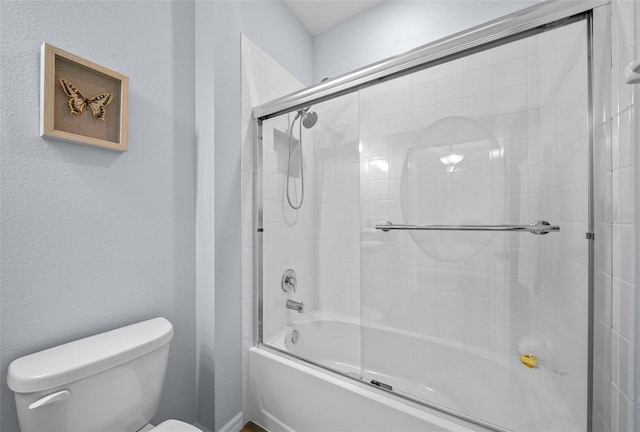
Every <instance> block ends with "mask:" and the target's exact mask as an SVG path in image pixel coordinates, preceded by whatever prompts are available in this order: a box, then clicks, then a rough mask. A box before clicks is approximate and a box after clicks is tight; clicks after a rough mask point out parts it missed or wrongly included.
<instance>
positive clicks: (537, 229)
mask: <svg viewBox="0 0 640 432" xmlns="http://www.w3.org/2000/svg"><path fill="white" fill-rule="evenodd" d="M376 229H377V230H381V231H384V232H387V231H391V230H418V231H420V230H422V231H525V232H530V233H531V234H535V235H543V234H548V233H550V232H558V231H560V227H559V226H558V225H551V224H550V223H549V222H547V221H535V222H531V223H530V224H529V225H394V224H393V223H391V222H389V221H386V222H385V223H384V224H381V225H376Z"/></svg>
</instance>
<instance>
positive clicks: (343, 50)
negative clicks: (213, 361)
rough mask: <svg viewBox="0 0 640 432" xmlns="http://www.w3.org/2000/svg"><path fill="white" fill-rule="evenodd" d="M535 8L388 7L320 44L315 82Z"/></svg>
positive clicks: (414, 3)
mask: <svg viewBox="0 0 640 432" xmlns="http://www.w3.org/2000/svg"><path fill="white" fill-rule="evenodd" d="M535 3H537V2H536V1H535V0H516V1H513V0H512V1H505V0H501V1H469V0H463V1H445V0H436V1H420V0H388V1H385V2H383V3H381V4H380V5H379V6H375V7H373V8H371V9H368V10H366V11H364V12H363V13H361V14H359V15H356V16H355V17H353V18H350V19H348V20H345V21H343V22H341V23H339V24H338V25H336V26H335V27H332V28H331V29H329V30H327V31H325V32H323V33H321V34H319V35H317V36H316V37H315V38H314V41H313V49H314V60H313V63H314V78H315V81H316V82H319V81H320V80H322V79H323V78H325V77H336V76H338V75H342V74H344V73H347V72H351V71H352V70H355V69H358V68H361V67H363V66H366V65H368V64H370V63H374V62H377V61H379V60H382V59H384V58H387V57H391V56H394V55H397V54H400V53H402V52H404V51H407V50H410V49H413V48H416V47H418V46H420V45H423V44H426V43H429V42H433V41H435V40H437V39H440V38H443V37H446V36H449V35H452V34H454V33H456V32H459V31H462V30H465V29H468V28H470V27H473V26H476V25H479V24H483V23H485V22H487V21H490V20H492V19H495V18H498V17H501V16H503V15H506V14H508V13H511V12H514V11H516V10H519V9H523V8H525V7H527V6H530V5H533V4H535Z"/></svg>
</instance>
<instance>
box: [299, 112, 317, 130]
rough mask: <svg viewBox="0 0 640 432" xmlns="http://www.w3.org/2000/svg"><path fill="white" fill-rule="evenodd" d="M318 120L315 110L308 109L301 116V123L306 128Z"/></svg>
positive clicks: (309, 127)
mask: <svg viewBox="0 0 640 432" xmlns="http://www.w3.org/2000/svg"><path fill="white" fill-rule="evenodd" d="M317 122H318V114H316V113H315V111H309V112H307V113H305V114H304V115H303V116H302V125H303V126H304V127H306V128H307V129H311V128H312V127H314V126H315V125H316V123H317Z"/></svg>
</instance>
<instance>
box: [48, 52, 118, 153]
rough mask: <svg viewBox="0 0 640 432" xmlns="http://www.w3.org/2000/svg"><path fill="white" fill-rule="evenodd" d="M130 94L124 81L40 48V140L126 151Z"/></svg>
mask: <svg viewBox="0 0 640 432" xmlns="http://www.w3.org/2000/svg"><path fill="white" fill-rule="evenodd" d="M128 94H129V78H127V77H126V76H124V75H122V74H120V73H118V72H115V71H112V70H110V69H107V68H105V67H102V66H100V65H98V64H95V63H93V62H90V61H88V60H85V59H83V58H81V57H78V56H76V55H74V54H71V53H69V52H67V51H64V50H61V49H60V48H56V47H54V46H53V45H49V44H47V43H44V44H42V49H41V81H40V136H42V137H48V138H54V139H58V140H63V141H68V142H73V143H77V144H86V145H90V146H94V147H101V148H105V149H110V150H116V151H121V152H124V151H127V109H128Z"/></svg>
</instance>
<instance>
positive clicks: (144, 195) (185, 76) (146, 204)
mask: <svg viewBox="0 0 640 432" xmlns="http://www.w3.org/2000/svg"><path fill="white" fill-rule="evenodd" d="M0 7H1V10H0V12H1V13H0V32H1V37H0V40H1V41H2V49H1V51H0V53H1V54H0V55H1V62H0V74H1V75H2V81H1V83H0V90H1V93H2V98H1V100H0V101H1V102H0V103H1V106H0V140H1V151H2V158H1V161H0V170H1V173H2V174H1V177H2V178H1V182H0V200H1V202H2V209H1V220H2V225H1V228H0V234H1V236H2V247H1V248H0V260H1V261H2V291H1V294H2V304H1V309H0V315H1V317H2V321H1V323H0V324H1V339H2V344H1V347H0V354H1V367H2V379H1V381H2V390H1V396H2V398H1V405H2V407H1V418H2V420H1V424H0V429H1V430H3V431H17V430H18V424H17V418H16V415H15V408H14V400H13V395H12V393H11V392H10V390H9V388H8V387H7V386H6V385H5V379H6V370H7V366H8V364H9V362H10V361H12V360H13V359H15V358H17V357H20V356H23V355H26V354H29V353H31V352H34V351H38V350H41V349H44V348H48V347H51V346H53V345H57V344H60V343H63V342H68V341H71V340H73V339H76V338H80V337H84V336H89V335H91V334H95V333H98V332H100V331H105V330H108V329H112V328H115V327H118V326H121V325H125V324H130V323H133V322H137V321H140V320H144V319H147V318H151V317H155V316H164V317H166V318H168V319H169V320H170V321H171V322H172V323H173V324H174V326H175V337H174V339H173V342H172V348H171V354H170V358H169V369H168V375H167V379H166V383H165V390H166V391H165V392H164V395H163V397H162V400H161V403H160V410H159V413H158V416H157V418H156V419H155V420H156V421H160V420H163V419H165V418H168V417H174V418H179V419H182V420H185V421H193V420H195V407H196V404H195V401H196V394H195V373H194V365H195V313H194V312H195V289H194V286H195V282H194V277H195V268H194V267H195V266H194V262H195V261H194V238H195V236H194V201H195V196H194V195H195V194H194V192H195V173H194V169H193V167H194V164H195V152H194V121H193V118H194V104H193V100H194V86H193V76H194V50H193V47H194V39H193V38H194V34H193V30H192V29H193V25H194V4H193V3H192V2H164V1H159V2H154V1H150V2H48V1H41V2H35V1H29V2H7V1H3V2H2V3H1V6H0ZM99 23H102V24H103V25H100V26H99V27H100V28H99V30H95V29H94V30H95V31H94V30H91V29H92V28H93V27H94V26H95V25H97V24H99ZM45 41H46V42H48V43H51V44H53V45H55V46H58V47H60V48H63V49H66V50H68V51H71V52H72V53H75V54H77V55H79V56H81V57H84V58H87V59H89V60H92V61H95V62H96V63H99V64H101V65H104V66H106V67H109V68H111V69H114V70H117V71H119V72H121V73H123V74H125V75H127V76H129V78H130V93H129V151H127V152H126V153H117V152H111V151H106V150H102V149H97V148H91V147H87V146H82V145H78V144H69V143H64V142H59V141H54V140H50V139H43V138H40V137H39V86H40V77H39V73H40V45H41V44H42V42H45ZM108 110H109V108H107V113H108V112H109V111H108ZM107 115H108V114H107Z"/></svg>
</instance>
